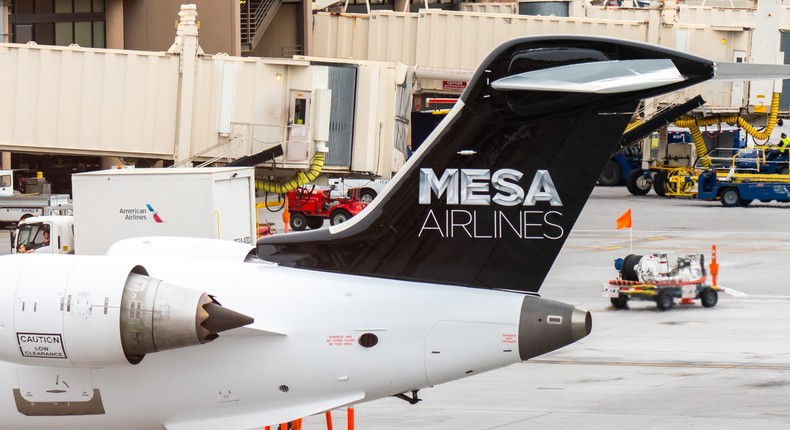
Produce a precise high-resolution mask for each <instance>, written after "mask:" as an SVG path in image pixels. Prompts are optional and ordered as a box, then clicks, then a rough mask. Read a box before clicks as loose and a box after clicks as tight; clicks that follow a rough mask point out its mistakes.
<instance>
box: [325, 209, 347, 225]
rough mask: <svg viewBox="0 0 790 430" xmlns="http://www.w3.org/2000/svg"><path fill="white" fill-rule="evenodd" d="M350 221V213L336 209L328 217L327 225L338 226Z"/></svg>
mask: <svg viewBox="0 0 790 430" xmlns="http://www.w3.org/2000/svg"><path fill="white" fill-rule="evenodd" d="M349 219H351V213H349V212H348V211H347V210H345V209H336V210H335V211H334V212H332V215H330V216H329V225H338V224H340V223H344V222H346V221H348V220H349Z"/></svg>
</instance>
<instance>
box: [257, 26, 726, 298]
mask: <svg viewBox="0 0 790 430" xmlns="http://www.w3.org/2000/svg"><path fill="white" fill-rule="evenodd" d="M713 75H714V64H713V63H712V62H710V61H708V60H705V59H703V58H699V57H694V56H691V55H688V54H685V53H681V52H677V51H672V50H668V49H665V48H661V47H656V46H651V45H645V44H641V43H636V42H628V41H623V40H616V39H610V38H599V37H581V36H546V37H526V38H520V39H514V40H511V41H508V42H506V43H504V44H502V45H501V46H499V47H498V48H496V49H495V50H494V51H493V52H492V53H491V54H490V55H489V56H488V57H487V58H486V59H485V60H484V61H483V63H482V64H481V66H480V68H479V69H478V70H477V72H476V73H475V75H474V77H473V78H472V80H471V81H470V82H469V85H468V87H467V89H466V91H465V92H464V93H463V95H462V96H461V97H460V99H459V101H458V103H457V104H456V106H455V107H454V108H453V110H452V111H451V112H450V113H449V114H448V115H447V117H446V118H445V119H444V121H443V122H442V123H441V124H439V126H438V127H437V128H436V130H434V132H433V133H432V134H431V136H429V137H428V139H426V141H425V143H423V144H422V145H421V147H420V148H419V150H418V151H417V152H416V153H415V154H414V155H413V156H412V157H411V158H410V159H409V160H408V162H407V163H406V165H405V166H404V167H403V168H402V169H401V170H400V171H399V172H398V174H397V175H396V177H395V178H394V179H393V180H392V181H390V183H389V185H388V187H387V188H386V189H385V190H384V191H383V192H382V194H380V195H379V196H378V197H377V198H376V200H375V201H374V202H373V203H372V204H371V205H369V206H368V208H367V209H366V210H365V211H364V212H363V213H361V214H359V215H358V216H356V217H354V218H352V219H351V220H350V221H348V222H346V223H343V224H339V225H336V226H333V227H331V228H329V229H321V230H313V231H306V232H300V233H293V234H287V235H273V236H269V237H265V238H262V239H260V240H259V241H258V243H257V253H258V257H259V258H260V259H263V260H267V261H273V262H277V263H279V264H281V265H284V266H291V267H299V268H304V269H314V270H323V271H332V272H341V273H349V274H357V275H368V276H375V277H387V278H397V279H405V280H413V281H421V282H433V283H442V284H457V285H464V286H469V287H475V288H496V289H504V290H517V291H525V292H537V291H538V290H539V289H540V286H541V284H542V283H543V280H544V278H545V277H546V275H547V273H548V271H549V269H550V268H551V266H552V264H553V263H554V260H555V258H556V256H557V254H558V253H559V251H560V249H561V248H562V246H563V243H564V242H565V240H566V239H567V237H568V235H569V234H570V231H571V228H572V227H573V225H574V223H575V222H576V219H577V218H578V216H579V214H580V213H581V211H582V208H583V207H584V204H585V202H586V201H587V198H588V197H589V195H590V193H591V192H592V189H593V187H594V186H595V183H596V180H597V178H598V176H599V175H600V173H601V170H602V169H603V166H604V164H605V163H606V161H607V160H608V159H609V157H610V156H611V154H612V152H613V151H614V149H615V148H616V147H617V144H618V141H619V139H620V137H621V136H622V135H623V132H624V130H625V128H626V125H627V124H628V122H629V120H630V119H631V118H632V116H633V114H634V112H635V110H636V108H637V106H638V104H639V102H640V100H642V99H644V98H647V97H653V96H656V95H659V94H663V93H667V92H671V91H675V90H678V89H681V88H684V87H687V86H691V85H694V84H697V83H699V82H703V81H705V80H708V79H710V78H712V77H713Z"/></svg>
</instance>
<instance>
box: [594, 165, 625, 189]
mask: <svg viewBox="0 0 790 430" xmlns="http://www.w3.org/2000/svg"><path fill="white" fill-rule="evenodd" d="M622 180H623V175H622V173H620V165H619V164H617V162H616V161H614V160H609V161H607V162H606V165H605V166H603V171H602V172H601V176H599V177H598V183H599V184H601V185H604V186H607V187H613V186H615V185H620V182H622Z"/></svg>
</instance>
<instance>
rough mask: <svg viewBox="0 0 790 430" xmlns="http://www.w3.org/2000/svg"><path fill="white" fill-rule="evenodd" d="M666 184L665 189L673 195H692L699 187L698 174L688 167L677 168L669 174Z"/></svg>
mask: <svg viewBox="0 0 790 430" xmlns="http://www.w3.org/2000/svg"><path fill="white" fill-rule="evenodd" d="M664 184H665V187H664V189H665V190H666V192H667V193H670V194H671V195H674V196H682V195H690V194H691V193H692V192H693V191H694V188H696V187H697V172H695V171H694V170H692V169H689V168H688V167H676V168H674V169H672V170H670V171H669V172H667V177H666V179H665V180H664Z"/></svg>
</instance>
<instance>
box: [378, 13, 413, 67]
mask: <svg viewBox="0 0 790 430" xmlns="http://www.w3.org/2000/svg"><path fill="white" fill-rule="evenodd" d="M417 16H418V15H417V14H416V13H394V12H375V13H373V14H371V16H370V43H369V45H368V53H367V59H369V60H381V61H398V62H401V63H404V64H414V61H415V55H416V47H417V19H418V18H417Z"/></svg>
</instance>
